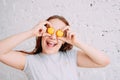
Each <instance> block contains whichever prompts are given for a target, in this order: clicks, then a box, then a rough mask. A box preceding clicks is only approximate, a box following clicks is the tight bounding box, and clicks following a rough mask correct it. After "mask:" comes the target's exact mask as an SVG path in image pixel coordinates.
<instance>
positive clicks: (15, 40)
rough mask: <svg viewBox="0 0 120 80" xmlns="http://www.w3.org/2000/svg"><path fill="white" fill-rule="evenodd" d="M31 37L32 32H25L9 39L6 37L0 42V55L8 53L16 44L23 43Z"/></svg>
mask: <svg viewBox="0 0 120 80" xmlns="http://www.w3.org/2000/svg"><path fill="white" fill-rule="evenodd" d="M31 37H33V34H32V31H31V30H30V31H26V32H23V33H19V34H15V35H13V36H11V37H8V38H6V39H4V40H1V41H0V55H2V54H5V53H8V52H9V51H11V50H12V49H13V48H15V47H16V46H17V45H18V44H20V43H21V42H23V41H24V40H26V39H29V38H31Z"/></svg>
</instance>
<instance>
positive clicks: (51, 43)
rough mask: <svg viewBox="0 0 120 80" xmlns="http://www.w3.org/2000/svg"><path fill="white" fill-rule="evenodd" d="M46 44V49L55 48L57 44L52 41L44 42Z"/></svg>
mask: <svg viewBox="0 0 120 80" xmlns="http://www.w3.org/2000/svg"><path fill="white" fill-rule="evenodd" d="M46 44H47V46H48V47H55V46H56V45H57V43H56V42H53V41H46Z"/></svg>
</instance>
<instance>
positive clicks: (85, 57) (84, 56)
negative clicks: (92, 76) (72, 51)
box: [59, 26, 110, 68]
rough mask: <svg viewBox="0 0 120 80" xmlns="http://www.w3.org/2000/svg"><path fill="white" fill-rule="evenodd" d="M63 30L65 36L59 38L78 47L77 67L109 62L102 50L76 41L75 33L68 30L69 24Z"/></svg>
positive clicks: (103, 64)
mask: <svg viewBox="0 0 120 80" xmlns="http://www.w3.org/2000/svg"><path fill="white" fill-rule="evenodd" d="M63 30H64V31H65V32H66V33H65V34H66V35H67V36H66V37H62V38H59V39H61V40H63V41H65V42H67V43H69V44H72V45H73V46H76V47H77V48H79V50H78V52H77V53H78V54H77V64H78V66H79V67H90V68H91V67H103V66H106V65H108V64H109V62H110V61H109V58H108V57H107V56H106V55H105V53H104V52H102V51H99V50H97V49H95V48H93V47H91V46H88V45H87V44H85V43H82V42H81V41H78V40H77V39H76V36H75V34H73V33H72V32H71V31H70V28H69V26H67V27H65V28H64V29H63Z"/></svg>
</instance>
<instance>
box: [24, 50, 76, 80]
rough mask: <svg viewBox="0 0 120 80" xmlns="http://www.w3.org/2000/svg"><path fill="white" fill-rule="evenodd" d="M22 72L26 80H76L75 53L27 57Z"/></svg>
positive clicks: (74, 51)
mask: <svg viewBox="0 0 120 80" xmlns="http://www.w3.org/2000/svg"><path fill="white" fill-rule="evenodd" d="M23 71H24V72H25V73H26V75H27V77H28V80H78V72H77V51H76V50H70V51H67V52H59V53H56V54H44V53H39V54H35V55H27V56H26V64H25V67H24V70H23Z"/></svg>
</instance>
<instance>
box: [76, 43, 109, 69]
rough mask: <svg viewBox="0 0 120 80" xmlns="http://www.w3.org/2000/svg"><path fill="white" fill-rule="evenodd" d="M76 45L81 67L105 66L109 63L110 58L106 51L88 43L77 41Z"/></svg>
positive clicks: (78, 61)
mask: <svg viewBox="0 0 120 80" xmlns="http://www.w3.org/2000/svg"><path fill="white" fill-rule="evenodd" d="M74 45H75V46H76V47H78V48H79V49H81V50H79V51H78V55H77V57H78V59H77V63H78V66H80V67H104V66H106V65H108V64H109V62H110V61H109V58H108V56H106V55H105V53H104V52H102V51H99V50H98V49H95V48H93V47H91V46H89V45H87V44H84V43H82V42H77V41H75V43H74Z"/></svg>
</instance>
